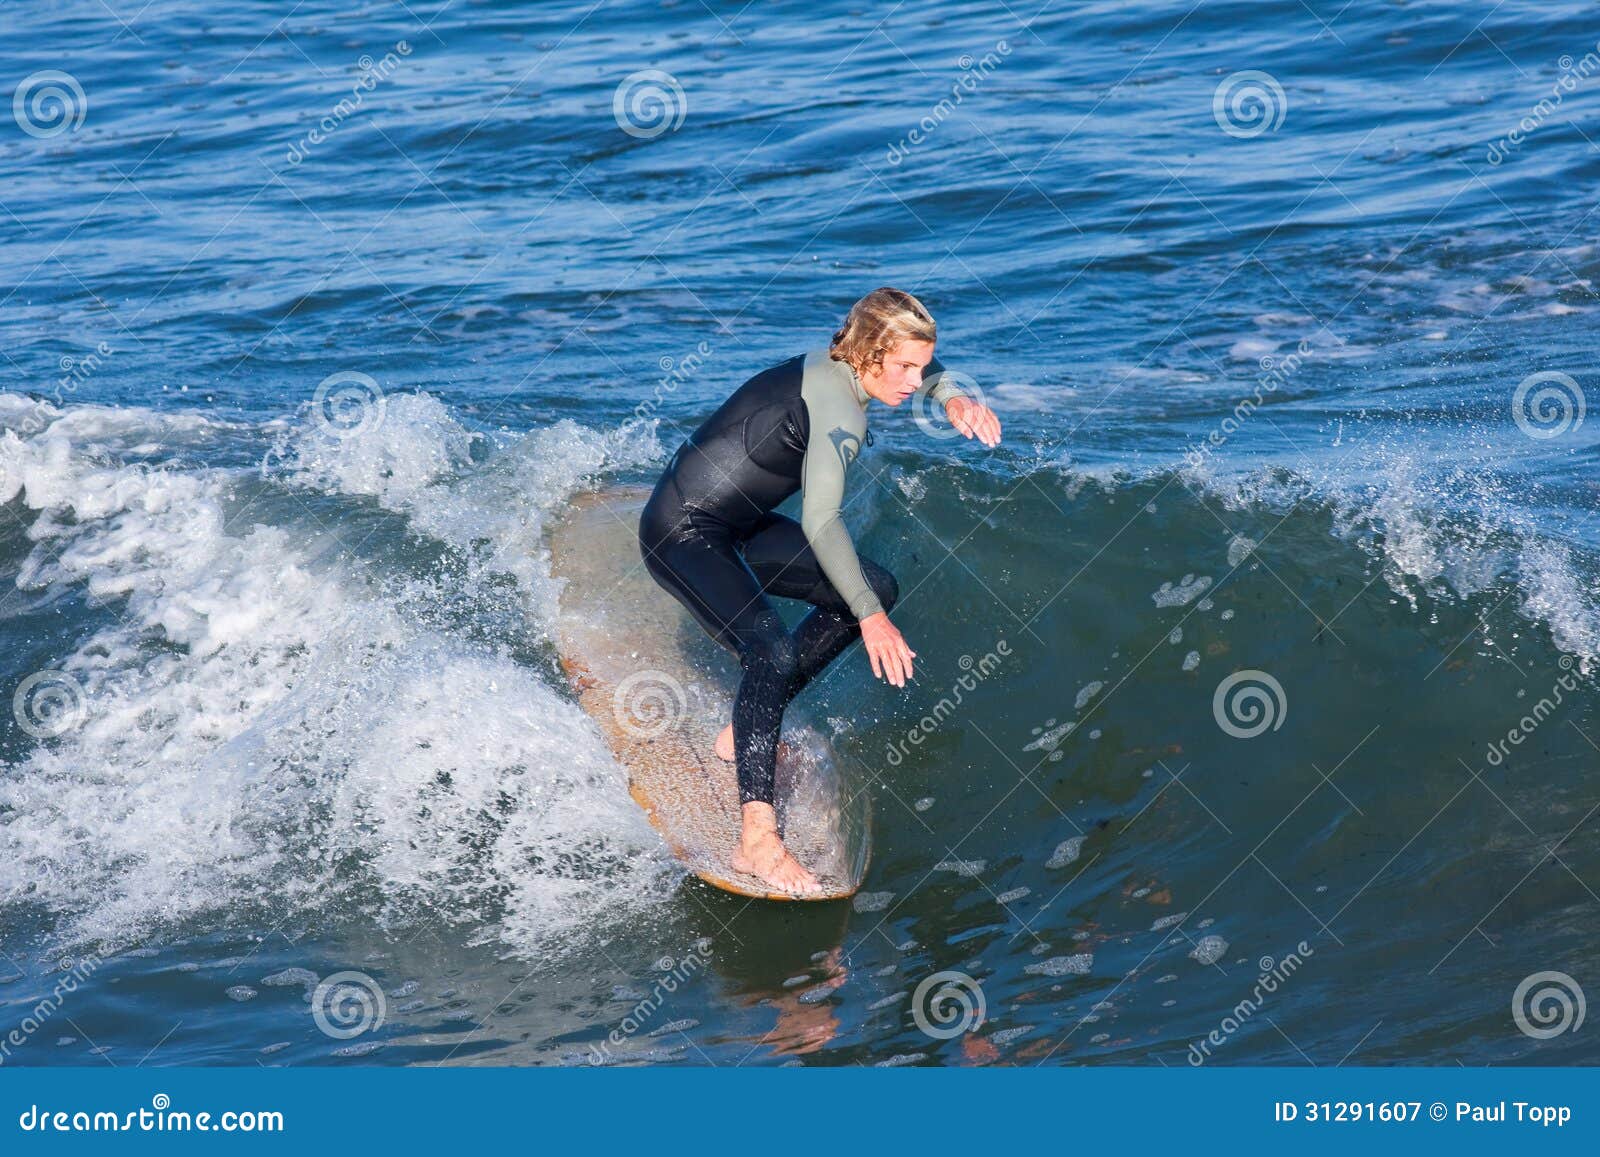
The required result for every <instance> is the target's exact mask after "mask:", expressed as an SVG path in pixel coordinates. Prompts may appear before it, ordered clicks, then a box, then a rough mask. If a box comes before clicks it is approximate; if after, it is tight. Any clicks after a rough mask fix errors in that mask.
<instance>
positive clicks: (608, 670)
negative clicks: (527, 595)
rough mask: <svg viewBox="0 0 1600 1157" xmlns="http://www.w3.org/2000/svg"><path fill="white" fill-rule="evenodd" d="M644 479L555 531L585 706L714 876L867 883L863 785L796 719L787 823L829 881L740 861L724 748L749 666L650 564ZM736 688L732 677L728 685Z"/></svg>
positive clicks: (845, 890) (634, 781) (568, 666)
mask: <svg viewBox="0 0 1600 1157" xmlns="http://www.w3.org/2000/svg"><path fill="white" fill-rule="evenodd" d="M649 496H650V494H649V491H648V490H647V489H645V488H643V487H609V488H606V489H602V490H594V491H587V492H584V493H582V494H579V495H577V496H576V497H575V498H574V499H573V501H572V502H571V504H570V507H569V509H568V511H567V512H566V515H565V517H564V518H563V519H562V520H561V521H560V522H559V523H558V524H557V525H556V526H555V527H554V528H553V529H552V531H551V534H550V540H549V546H550V560H551V570H552V573H553V574H554V576H555V577H556V578H557V579H560V580H562V581H563V586H562V589H561V594H560V613H559V614H558V616H557V626H556V636H557V637H556V649H557V652H558V654H559V656H560V660H561V667H562V670H563V671H564V672H565V673H566V676H567V678H568V680H569V681H570V682H571V685H572V688H573V691H574V692H575V693H576V695H577V697H578V702H579V704H580V705H581V706H582V708H583V710H584V711H585V712H587V713H588V714H589V716H590V717H591V718H592V719H593V720H594V721H595V723H596V724H597V725H598V726H599V728H600V731H601V734H602V735H603V736H604V737H605V740H606V743H607V745H608V746H609V747H610V749H611V752H612V754H613V755H614V756H615V757H616V759H617V762H618V763H619V764H621V766H622V767H623V768H624V769H625V770H626V772H627V774H628V791H629V793H630V794H631V795H632V796H633V798H634V800H635V801H636V802H637V803H638V804H639V806H640V807H641V808H643V809H644V812H645V815H646V816H648V817H649V820H650V823H651V824H652V825H653V826H654V827H655V829H656V831H658V832H659V833H660V834H661V836H662V838H663V839H664V840H665V842H666V844H667V846H668V847H669V848H670V849H671V850H672V853H673V854H674V855H675V856H677V858H678V859H679V860H681V861H682V862H683V863H684V864H685V865H686V866H687V867H688V868H689V869H690V870H691V871H692V872H694V874H695V875H696V876H698V877H700V879H702V880H704V881H705V882H706V883H708V884H711V885H712V886H714V887H717V888H721V889H722V890H723V891H726V892H732V893H735V894H736V895H741V896H752V897H757V898H759V899H765V900H839V899H844V898H846V897H848V896H852V895H854V894H855V892H856V890H857V889H859V888H860V887H861V881H862V878H863V877H864V876H865V875H866V869H867V861H868V859H869V857H870V855H871V808H870V802H869V799H868V796H867V793H866V791H865V790H864V785H859V786H858V789H857V790H851V788H852V786H853V785H851V784H848V783H847V782H846V777H845V776H844V775H843V774H842V773H841V768H840V764H839V761H838V759H837V758H836V755H835V753H834V750H833V747H832V745H831V744H830V743H829V742H828V740H827V739H826V737H824V736H823V735H821V734H820V733H819V732H817V731H816V730H815V729H814V728H811V727H808V726H804V725H798V726H797V725H796V724H795V723H794V722H792V720H791V716H793V714H794V708H793V706H792V705H791V707H790V709H789V712H788V713H787V714H786V716H785V719H784V736H783V742H782V743H781V744H780V745H779V749H778V761H777V765H776V767H775V786H776V795H775V797H774V800H773V803H774V806H775V808H776V809H777V813H778V824H779V830H780V832H781V833H782V835H783V840H784V843H785V844H786V845H787V846H788V848H789V850H790V852H791V853H793V855H794V857H795V858H796V859H797V860H799V861H800V862H801V863H802V864H804V865H805V866H806V867H807V868H809V869H810V870H811V872H812V873H813V874H814V875H816V877H817V879H818V880H819V881H820V882H821V884H822V888H821V890H820V891H818V892H813V893H808V894H806V895H804V896H794V895H790V894H789V893H785V892H776V891H773V890H772V889H771V888H770V887H769V886H768V885H767V884H766V883H764V882H763V881H761V880H760V879H758V878H756V877H755V876H751V875H748V874H746V873H744V872H740V871H738V870H737V869H735V868H734V866H733V863H732V855H733V851H734V849H735V847H736V846H737V845H738V840H739V826H740V825H739V817H740V810H739V786H738V778H737V775H736V772H735V769H734V765H733V764H732V763H729V762H726V761H724V760H723V759H721V758H719V757H718V756H717V754H716V752H715V751H714V750H713V747H712V745H713V743H714V742H715V740H716V736H717V733H718V732H719V731H721V730H722V728H723V727H724V726H725V725H726V723H727V722H728V720H729V719H730V718H731V714H730V713H731V710H732V688H733V687H735V686H736V685H737V676H738V671H739V669H738V666H737V664H736V663H734V662H733V661H732V658H731V656H728V655H727V654H726V652H724V651H723V650H722V649H721V648H720V647H719V646H718V645H717V644H716V643H715V642H714V641H712V640H710V639H709V638H708V637H707V636H706V634H705V632H704V631H703V630H702V629H701V628H700V626H699V624H697V623H696V622H695V621H694V619H693V618H692V617H691V616H690V615H689V614H688V612H687V611H685V610H684V608H683V607H682V606H680V605H679V603H678V601H677V600H676V599H674V598H673V597H672V596H671V595H670V594H668V593H667V592H666V591H665V590H663V589H662V588H661V587H660V586H658V585H657V584H656V582H655V580H654V579H652V578H651V577H650V574H649V572H648V571H646V570H645V567H644V562H643V560H642V558H641V556H640V552H639V540H638V527H639V515H640V512H641V511H642V510H643V509H644V504H645V500H646V499H648V498H649ZM724 688H727V689H724Z"/></svg>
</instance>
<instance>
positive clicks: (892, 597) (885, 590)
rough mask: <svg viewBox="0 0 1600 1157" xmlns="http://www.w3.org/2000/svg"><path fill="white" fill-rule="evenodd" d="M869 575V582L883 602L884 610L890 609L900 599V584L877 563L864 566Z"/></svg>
mask: <svg viewBox="0 0 1600 1157" xmlns="http://www.w3.org/2000/svg"><path fill="white" fill-rule="evenodd" d="M862 569H863V570H864V571H865V573H866V576H867V583H868V584H869V585H870V586H871V587H872V593H873V594H875V595H877V596H878V601H879V602H880V603H882V604H883V609H884V610H886V611H887V610H890V609H892V608H893V607H894V605H895V603H896V602H898V601H899V599H900V584H899V583H897V582H896V581H895V578H894V575H892V574H890V573H889V572H888V571H887V570H885V569H884V568H883V567H881V566H879V565H878V564H877V563H869V564H866V565H864V566H863V567H862Z"/></svg>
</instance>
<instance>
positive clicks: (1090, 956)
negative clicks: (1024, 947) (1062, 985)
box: [1022, 952, 1094, 976]
mask: <svg viewBox="0 0 1600 1157" xmlns="http://www.w3.org/2000/svg"><path fill="white" fill-rule="evenodd" d="M1093 967H1094V953H1092V952H1075V953H1073V954H1072V955H1071V956H1052V957H1051V958H1050V959H1049V960H1041V961H1039V963H1037V964H1026V965H1024V966H1023V968H1022V971H1023V972H1025V973H1028V974H1029V975H1030V976H1087V975H1089V970H1090V969H1091V968H1093Z"/></svg>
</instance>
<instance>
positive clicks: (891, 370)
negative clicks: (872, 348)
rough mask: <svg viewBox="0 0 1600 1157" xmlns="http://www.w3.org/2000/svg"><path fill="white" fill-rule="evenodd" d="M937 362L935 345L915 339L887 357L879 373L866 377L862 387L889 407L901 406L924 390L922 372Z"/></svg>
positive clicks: (863, 376)
mask: <svg viewBox="0 0 1600 1157" xmlns="http://www.w3.org/2000/svg"><path fill="white" fill-rule="evenodd" d="M932 360H933V343H932V342H931V341H917V340H915V339H912V338H907V339H906V340H904V341H902V342H900V343H899V344H898V345H896V346H895V347H894V348H893V349H891V350H889V351H888V352H887V353H886V354H884V355H883V365H882V367H881V368H880V369H879V370H878V371H877V372H875V373H871V374H862V375H861V385H862V387H863V388H864V389H865V390H866V391H867V393H868V394H870V395H872V396H873V397H874V398H877V399H878V401H880V402H882V403H883V404H884V405H886V406H898V405H899V404H900V403H901V402H903V401H905V400H906V399H907V398H909V397H910V396H911V395H912V394H914V393H916V392H917V391H918V390H919V389H921V388H922V371H923V370H924V369H925V368H926V367H927V365H928V363H929V362H931V361H932Z"/></svg>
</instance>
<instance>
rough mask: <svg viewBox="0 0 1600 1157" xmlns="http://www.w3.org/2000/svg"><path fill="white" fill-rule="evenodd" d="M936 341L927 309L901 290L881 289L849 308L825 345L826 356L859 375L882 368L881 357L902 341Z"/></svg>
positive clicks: (936, 333) (936, 330)
mask: <svg viewBox="0 0 1600 1157" xmlns="http://www.w3.org/2000/svg"><path fill="white" fill-rule="evenodd" d="M937 338H938V327H937V326H936V325H935V324H934V321H933V315H932V314H931V313H929V312H928V310H927V307H926V306H924V305H923V304H922V302H920V301H918V300H917V299H916V298H915V297H912V296H911V294H909V293H907V292H905V290H903V289H894V288H892V287H891V286H887V285H885V286H883V287H882V288H879V289H874V290H873V291H872V292H871V293H869V294H867V296H865V297H863V298H862V299H861V300H860V301H858V302H856V303H855V304H854V305H852V306H851V307H850V312H849V314H848V315H847V316H846V317H845V319H844V325H842V326H840V327H839V330H838V332H837V333H835V334H834V335H833V341H832V342H830V343H829V345H828V356H829V357H831V358H833V360H834V361H839V362H844V363H845V364H846V365H848V366H850V367H851V368H852V369H853V370H855V371H856V373H858V374H861V373H865V372H866V371H867V370H869V369H872V368H874V367H882V365H883V356H884V355H885V354H886V353H888V352H889V351H890V350H892V349H893V348H894V347H895V346H897V345H899V344H900V343H901V342H903V341H908V340H909V341H929V342H931V341H935V340H937Z"/></svg>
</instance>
